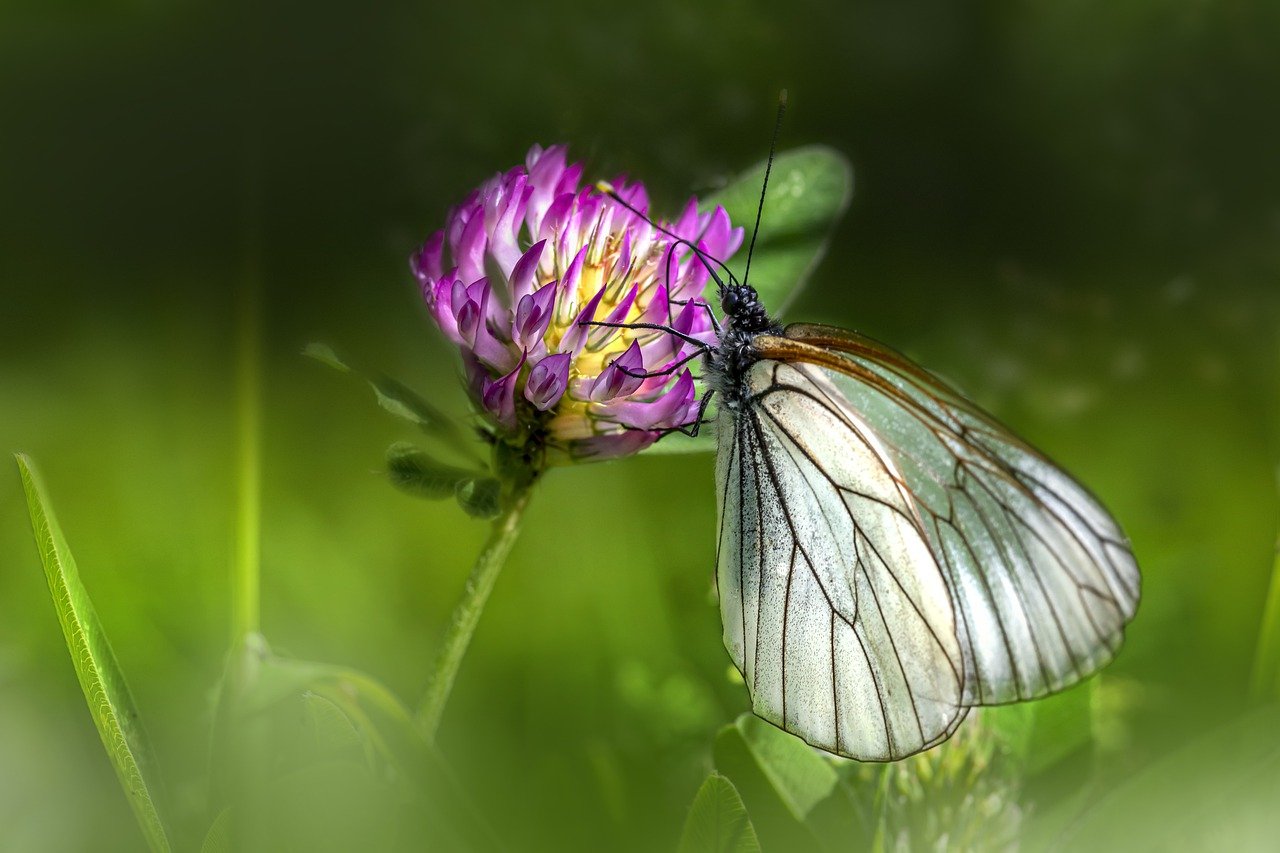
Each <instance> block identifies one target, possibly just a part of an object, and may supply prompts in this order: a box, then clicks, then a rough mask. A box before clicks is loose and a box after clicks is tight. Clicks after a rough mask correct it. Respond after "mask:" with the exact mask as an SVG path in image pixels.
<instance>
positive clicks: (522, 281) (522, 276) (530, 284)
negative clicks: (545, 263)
mask: <svg viewBox="0 0 1280 853" xmlns="http://www.w3.org/2000/svg"><path fill="white" fill-rule="evenodd" d="M546 246H547V241H546V240H539V241H538V242H536V243H534V244H533V245H532V246H530V247H529V251H527V252H525V253H524V254H523V255H521V256H520V260H518V261H516V265H515V266H514V267H513V268H512V270H511V298H512V299H514V300H515V301H516V303H517V304H518V303H519V302H520V300H521V299H523V298H524V297H525V296H528V295H529V294H530V293H533V288H534V285H535V284H537V281H538V262H539V261H540V260H541V259H542V250H543V249H545V248H546Z"/></svg>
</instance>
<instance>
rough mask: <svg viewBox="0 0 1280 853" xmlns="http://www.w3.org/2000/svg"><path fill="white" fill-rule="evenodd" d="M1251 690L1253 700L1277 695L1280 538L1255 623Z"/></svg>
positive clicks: (1279, 695) (1279, 687) (1279, 690)
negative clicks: (1264, 595) (1255, 636)
mask: <svg viewBox="0 0 1280 853" xmlns="http://www.w3.org/2000/svg"><path fill="white" fill-rule="evenodd" d="M1252 692H1253V697H1254V698H1255V699H1260V700H1266V699H1276V698H1280V539H1278V540H1277V542H1276V553H1275V556H1274V557H1273V559H1272V562H1271V587H1270V589H1269V590H1268V592H1267V600H1266V603H1265V604H1264V605H1263V610H1262V623H1261V624H1260V625H1259V626H1258V645H1257V648H1256V649H1255V650H1254V654H1253V679H1252Z"/></svg>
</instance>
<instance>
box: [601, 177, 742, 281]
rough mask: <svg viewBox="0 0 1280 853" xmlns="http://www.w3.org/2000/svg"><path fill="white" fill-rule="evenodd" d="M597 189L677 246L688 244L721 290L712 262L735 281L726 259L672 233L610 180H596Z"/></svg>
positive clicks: (730, 279) (718, 277) (700, 237)
mask: <svg viewBox="0 0 1280 853" xmlns="http://www.w3.org/2000/svg"><path fill="white" fill-rule="evenodd" d="M596 190H597V191H599V192H602V193H604V194H605V195H607V196H608V197H609V198H611V199H613V200H614V201H616V202H617V203H618V204H620V205H622V206H623V207H625V208H626V209H627V210H629V211H631V212H632V213H634V214H635V215H636V216H638V217H640V218H641V219H642V220H644V221H645V222H647V223H648V224H649V225H651V226H653V227H654V228H656V229H657V230H658V231H661V232H662V233H663V234H666V235H667V236H668V237H670V238H671V239H672V240H674V241H675V243H676V245H677V246H688V247H689V248H690V249H691V250H692V251H693V253H694V255H696V256H697V257H698V259H699V260H701V261H702V265H703V266H704V267H706V268H707V272H708V273H710V274H711V278H712V279H713V280H714V281H715V283H716V285H717V286H718V287H719V288H720V289H721V290H724V282H723V281H722V280H721V279H720V276H719V275H717V274H716V271H715V270H714V269H712V267H711V264H713V263H714V264H715V265H716V266H718V267H720V269H722V270H723V271H724V273H725V275H727V276H728V277H729V281H730V282H732V281H733V271H732V270H730V269H729V267H728V266H727V265H726V264H725V262H724V261H722V260H720V259H719V258H713V257H712V256H711V255H709V254H707V253H706V252H704V251H703V250H702V249H701V248H699V247H698V246H695V245H694V244H693V242H692V241H690V240H687V239H685V238H684V237H680V236H678V235H676V234H672V233H671V231H669V230H668V229H666V228H664V227H662V226H661V225H659V224H658V223H657V222H654V221H653V220H652V219H650V218H649V216H648V215H647V214H646V213H644V212H643V211H641V210H640V209H639V208H637V207H636V206H635V205H633V204H632V203H631V202H629V201H627V200H626V199H625V198H623V197H622V196H621V195H619V194H618V191H617V190H616V189H614V188H613V184H611V183H609V182H608V181H596ZM698 239H699V240H701V239H702V236H701V235H699V237H698Z"/></svg>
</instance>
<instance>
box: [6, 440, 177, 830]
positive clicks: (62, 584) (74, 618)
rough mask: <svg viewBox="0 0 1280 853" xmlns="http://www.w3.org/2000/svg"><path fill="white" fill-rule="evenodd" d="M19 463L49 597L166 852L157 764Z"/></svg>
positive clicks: (110, 746)
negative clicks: (157, 804)
mask: <svg viewBox="0 0 1280 853" xmlns="http://www.w3.org/2000/svg"><path fill="white" fill-rule="evenodd" d="M17 460H18V471H19V472H20V473H21V475H22V487H23V489H24V490H25V491H26V493H27V506H28V507H29V508H30V510H31V527H32V529H33V531H34V532H35V536H36V543H37V545H38V546H39V548H40V559H41V560H42V561H43V563H44V573H45V577H46V578H47V579H48V581H49V591H50V593H52V595H53V604H54V607H55V609H56V610H57V612H58V621H59V622H61V623H62V633H63V635H64V636H65V637H66V640H67V649H68V650H69V651H70V652H71V662H72V664H73V665H74V666H75V670H76V677H77V678H79V679H80V687H81V689H82V690H83V691H84V697H85V700H86V701H87V702H88V703H89V712H90V713H91V714H92V715H93V722H94V724H95V725H97V727H98V734H99V735H101V736H102V744H103V746H105V747H106V750H107V756H108V757H109V758H110V759H111V764H112V765H113V766H114V767H115V769H116V775H117V776H119V777H120V784H121V785H122V786H123V787H124V792H125V796H126V797H128V799H129V805H131V806H132V807H133V812H134V814H135V815H136V816H137V818H138V823H139V824H140V825H141V827H142V832H143V834H144V835H145V836H146V837H147V843H148V844H149V845H150V847H151V849H152V850H157V851H167V850H169V849H170V846H169V836H168V834H167V833H166V831H165V827H164V822H163V821H162V820H161V818H160V813H159V811H158V809H157V808H156V802H155V801H156V794H157V790H158V786H157V782H158V780H157V774H156V764H155V759H154V757H153V756H152V754H151V747H150V744H149V743H148V742H147V739H146V735H145V733H144V732H143V730H142V727H141V724H140V722H139V720H138V710H137V708H136V707H135V705H134V703H133V697H132V696H131V695H130V693H129V688H128V686H127V685H126V684H125V681H124V676H123V674H122V673H121V672H120V665H119V664H118V663H117V662H116V657H115V654H113V653H112V651H111V646H110V644H109V643H108V642H107V637H106V635H105V634H104V633H103V631H102V625H101V623H100V622H99V621H98V614H97V612H96V611H95V610H94V609H93V602H92V601H90V600H89V593H88V592H86V591H85V588H84V586H83V585H82V584H81V583H80V574H79V572H78V571H77V570H76V563H75V559H74V558H73V557H72V556H71V551H70V549H68V547H67V543H66V540H65V539H64V538H63V535H62V530H61V529H60V528H59V527H58V521H57V519H56V518H54V515H53V511H52V510H51V509H50V508H49V503H48V500H47V499H46V498H45V494H44V488H43V486H42V484H41V483H40V479H39V477H38V475H37V474H36V472H35V470H34V469H33V468H32V467H31V461H30V460H29V459H28V458H27V457H26V456H23V455H22V454H18V456H17Z"/></svg>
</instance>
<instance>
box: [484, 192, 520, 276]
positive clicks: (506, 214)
mask: <svg viewBox="0 0 1280 853" xmlns="http://www.w3.org/2000/svg"><path fill="white" fill-rule="evenodd" d="M504 193H505V195H504V198H503V199H502V203H501V204H500V205H499V208H498V211H497V218H496V221H495V222H494V224H493V228H492V233H491V235H490V237H489V252H490V254H492V255H493V258H494V260H496V261H497V262H498V267H499V268H500V269H501V270H502V274H503V275H505V276H506V277H507V278H508V279H510V278H511V275H512V270H514V269H515V265H516V263H517V262H518V261H519V260H520V256H521V255H520V245H519V242H518V240H517V237H518V236H519V232H520V226H521V225H522V224H523V222H524V204H525V199H526V195H525V177H524V175H517V176H515V178H514V179H513V180H512V181H511V183H510V185H509V186H507V187H505V188H504Z"/></svg>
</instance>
